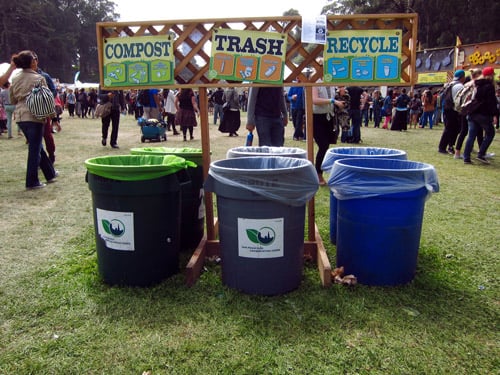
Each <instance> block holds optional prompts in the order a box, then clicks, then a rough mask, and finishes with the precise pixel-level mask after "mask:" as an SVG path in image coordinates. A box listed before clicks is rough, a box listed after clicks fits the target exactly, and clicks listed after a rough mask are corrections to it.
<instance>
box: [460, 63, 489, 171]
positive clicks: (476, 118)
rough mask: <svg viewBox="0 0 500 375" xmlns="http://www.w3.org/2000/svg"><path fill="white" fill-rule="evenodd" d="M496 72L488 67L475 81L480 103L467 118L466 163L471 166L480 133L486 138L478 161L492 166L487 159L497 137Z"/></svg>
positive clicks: (478, 155) (478, 154)
mask: <svg viewBox="0 0 500 375" xmlns="http://www.w3.org/2000/svg"><path fill="white" fill-rule="evenodd" d="M494 75H495V70H494V69H493V68H492V67H486V68H484V69H483V71H482V75H481V76H480V77H479V78H477V79H476V80H475V81H474V85H475V86H476V89H477V91H476V96H475V98H476V100H477V101H478V102H479V103H480V104H479V106H478V107H477V109H475V110H473V112H472V113H471V114H470V115H469V116H467V121H468V122H469V136H468V137H467V141H466V143H465V150H464V163H465V164H471V163H472V161H471V152H472V146H473V144H474V140H475V139H476V135H477V134H478V132H480V131H484V133H485V136H484V139H483V142H482V143H481V147H480V148H479V151H478V153H477V157H476V160H479V161H480V162H481V163H483V164H490V162H489V160H488V159H487V158H486V153H487V151H488V147H490V145H491V142H492V141H493V138H494V137H495V127H494V125H493V118H494V116H495V115H496V114H497V99H496V97H495V86H494V82H493V79H494Z"/></svg>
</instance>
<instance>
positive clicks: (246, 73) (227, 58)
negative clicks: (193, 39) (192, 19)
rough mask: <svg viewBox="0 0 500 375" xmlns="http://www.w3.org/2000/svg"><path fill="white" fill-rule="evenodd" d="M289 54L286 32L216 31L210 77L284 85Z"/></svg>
mask: <svg viewBox="0 0 500 375" xmlns="http://www.w3.org/2000/svg"><path fill="white" fill-rule="evenodd" d="M285 57H286V35H285V34H280V33H270V32H261V31H238V30H230V29H218V30H214V32H213V35H212V55H211V56H210V72H209V78H210V79H225V80H232V81H248V82H261V83H272V84H281V83H283V73H284V66H285Z"/></svg>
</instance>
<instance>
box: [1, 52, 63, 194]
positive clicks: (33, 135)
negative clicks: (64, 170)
mask: <svg viewBox="0 0 500 375" xmlns="http://www.w3.org/2000/svg"><path fill="white" fill-rule="evenodd" d="M36 59H37V57H36V54H35V53H34V52H33V51H29V50H25V51H21V52H19V53H18V54H17V55H14V57H13V62H14V63H15V64H16V67H17V68H20V69H22V72H21V73H19V74H18V75H16V76H15V77H14V78H13V79H12V86H11V88H10V90H9V99H10V103H11V104H14V105H15V106H16V109H15V111H14V116H15V119H16V122H17V125H18V126H19V127H20V128H21V130H22V131H23V133H24V136H25V137H26V139H27V141H28V161H27V168H26V189H27V190H34V189H40V188H43V187H45V186H46V185H45V184H44V183H42V182H40V180H39V178H38V169H40V170H41V171H42V173H43V175H44V177H45V179H46V180H47V182H49V183H50V182H55V181H56V177H57V176H58V172H57V171H56V170H55V169H54V165H53V164H52V162H51V161H50V159H49V157H48V155H47V153H46V152H45V150H44V148H43V142H42V140H43V133H44V124H45V121H46V119H40V118H37V117H35V116H34V115H33V114H32V113H31V112H30V110H29V109H28V106H27V104H26V97H27V96H28V94H29V93H30V92H31V90H32V89H33V86H34V85H35V84H36V83H40V84H41V85H42V86H45V87H48V86H47V82H46V81H45V79H44V77H43V76H42V75H41V74H39V73H38V72H37V71H36V70H37V68H38V63H37V61H35V60H36Z"/></svg>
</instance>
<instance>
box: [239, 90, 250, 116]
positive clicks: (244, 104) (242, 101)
mask: <svg viewBox="0 0 500 375" xmlns="http://www.w3.org/2000/svg"><path fill="white" fill-rule="evenodd" d="M247 106H248V92H247V90H243V92H242V93H241V94H240V108H241V110H242V111H243V112H246V111H247Z"/></svg>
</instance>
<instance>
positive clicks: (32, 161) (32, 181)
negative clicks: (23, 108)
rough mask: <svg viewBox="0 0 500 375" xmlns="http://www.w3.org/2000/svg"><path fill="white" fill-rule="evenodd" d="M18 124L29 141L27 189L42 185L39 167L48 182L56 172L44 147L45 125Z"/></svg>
mask: <svg viewBox="0 0 500 375" xmlns="http://www.w3.org/2000/svg"><path fill="white" fill-rule="evenodd" d="M17 124H18V125H19V127H20V128H21V130H22V131H23V133H24V135H25V136H26V139H27V140H28V163H27V169H26V187H27V188H29V187H34V186H37V185H39V184H40V180H39V179H38V167H40V169H41V170H42V173H43V175H44V176H45V179H46V180H47V181H48V180H51V179H53V178H54V177H55V176H56V172H55V170H54V166H53V165H52V162H51V161H50V160H49V157H48V156H47V154H46V153H45V150H44V149H43V145H42V139H43V130H44V123H41V122H31V121H22V122H18V123H17Z"/></svg>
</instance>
